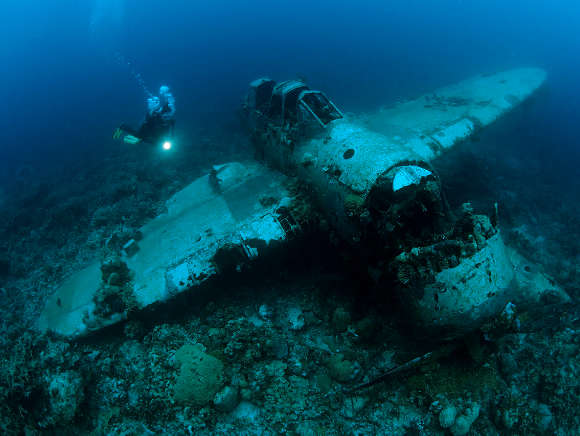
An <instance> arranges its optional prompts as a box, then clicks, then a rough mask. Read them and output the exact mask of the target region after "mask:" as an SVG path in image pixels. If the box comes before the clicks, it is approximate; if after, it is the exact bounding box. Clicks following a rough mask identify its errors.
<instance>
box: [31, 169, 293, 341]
mask: <svg viewBox="0 0 580 436" xmlns="http://www.w3.org/2000/svg"><path fill="white" fill-rule="evenodd" d="M286 181H287V179H286V177H284V176H283V175H281V174H279V173H276V172H273V171H271V170H268V169H267V168H266V167H264V166H263V165H260V164H258V163H238V162H232V163H228V164H225V165H221V166H220V167H216V168H215V169H214V171H212V173H210V174H208V175H206V176H203V177H201V178H199V179H197V180H195V181H194V182H193V183H191V184H190V185H188V186H186V187H185V188H184V189H182V190H181V191H180V192H178V193H176V194H175V195H174V196H173V197H172V198H171V199H169V201H168V202H167V212H165V213H163V214H161V215H159V216H158V217H156V218H155V219H153V220H152V221H150V222H149V223H147V224H146V225H144V226H143V227H142V228H141V233H142V235H143V236H142V239H140V240H139V241H131V242H130V243H129V244H128V245H127V249H126V251H127V253H126V254H125V255H124V256H123V257H122V258H121V259H117V260H115V261H113V262H110V263H109V264H108V265H109V266H106V263H105V264H101V262H95V263H93V264H92V265H89V266H88V267H87V268H85V269H83V270H82V271H79V272H77V273H76V274H74V275H73V276H71V277H69V278H68V279H67V280H66V281H65V282H64V283H63V284H62V285H61V286H60V287H59V288H58V289H57V291H56V292H55V293H54V294H53V295H52V296H51V297H50V298H49V300H48V302H47V304H46V307H45V309H44V310H43V312H42V313H41V316H40V319H39V323H38V325H39V327H40V329H41V330H44V331H46V330H52V331H55V332H57V333H59V334H62V335H65V336H72V337H77V336H83V335H85V334H87V333H90V332H91V331H93V330H99V329H102V328H103V327H106V326H109V325H112V324H115V323H117V322H119V321H122V320H124V319H126V317H127V315H128V313H129V312H130V311H131V310H142V309H144V308H147V307H150V306H153V305H154V304H156V303H161V302H164V301H167V300H168V299H171V298H172V297H175V296H177V295H179V294H181V293H182V292H184V291H186V290H190V291H191V290H194V289H195V290H196V291H198V292H203V289H204V287H206V286H211V283H212V281H213V280H215V279H216V278H218V277H220V276H223V275H224V273H226V272H227V273H232V274H236V270H237V271H239V270H240V269H242V268H245V267H246V266H248V265H251V264H255V263H257V262H260V261H264V260H265V259H267V257H268V256H269V255H271V254H272V253H274V252H275V251H276V250H281V249H282V247H285V246H286V244H287V243H288V241H289V239H291V237H292V235H293V232H294V231H295V229H296V228H297V226H298V224H297V223H296V222H295V221H293V219H292V217H291V216H290V215H288V214H286V211H288V210H289V209H291V207H292V204H293V201H294V194H292V193H291V192H290V191H289V190H288V187H287V184H286ZM124 272H126V274H125V276H126V282H124V281H123V278H122V277H123V275H124ZM114 274H115V275H114ZM101 306H107V307H101ZM111 307H112V309H111Z"/></svg>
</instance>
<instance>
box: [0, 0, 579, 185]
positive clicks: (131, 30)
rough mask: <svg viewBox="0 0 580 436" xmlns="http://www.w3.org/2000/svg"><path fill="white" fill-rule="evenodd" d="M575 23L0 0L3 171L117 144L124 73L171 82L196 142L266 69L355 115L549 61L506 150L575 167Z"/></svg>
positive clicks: (433, 10) (441, 7) (128, 99)
mask: <svg viewBox="0 0 580 436" xmlns="http://www.w3.org/2000/svg"><path fill="white" fill-rule="evenodd" d="M579 26H580V3H579V2H577V1H571V0H570V1H563V0H562V1H555V2H548V1H534V0H527V1H524V0H510V1H505V0H503V1H500V0H486V1H483V0H473V1H459V0H437V1H435V0H423V1H420V0H408V1H404V2H403V1H384V0H381V1H379V0H373V1H364V0H362V1H336V0H335V1H327V0H323V1H315V0H311V1H304V0H293V1H277V2H275V1H263V0H248V1H245V2H240V1H233V0H216V1H211V2H209V1H204V2H201V1H185V0H183V1H178V0H166V1H153V0H92V1H71V0H55V1H52V2H47V1H44V0H18V1H16V0H5V1H3V2H2V4H1V5H0V64H1V68H0V132H1V138H0V180H2V181H3V182H4V183H7V182H8V181H9V180H10V178H11V177H14V174H15V173H16V172H17V171H18V168H19V167H20V166H22V165H24V164H26V165H31V166H32V167H33V168H35V171H39V172H41V171H43V169H47V168H48V169H49V168H51V166H54V165H59V166H60V165H61V164H62V163H63V162H64V163H66V164H67V165H71V164H72V165H74V164H75V163H76V162H79V165H80V162H83V161H84V160H86V159H100V158H102V157H103V155H106V154H107V153H110V152H112V151H114V147H118V146H120V144H113V143H112V140H111V132H112V130H113V128H114V127H115V126H117V125H118V124H119V123H120V122H122V121H127V122H131V123H134V124H137V123H138V122H139V121H140V119H141V118H142V116H143V112H144V99H145V93H144V90H143V89H142V87H141V86H140V85H139V83H138V80H137V79H136V77H135V76H136V74H140V75H141V77H142V78H143V80H144V83H145V84H146V86H147V87H148V88H150V89H151V90H152V91H155V90H156V89H157V88H158V87H159V85H161V84H167V85H169V86H171V87H172V89H173V90H174V94H175V96H176V98H177V105H178V128H179V130H180V132H181V136H182V138H183V141H184V142H187V143H188V144H189V145H190V146H192V147H195V146H196V141H197V137H196V135H197V133H196V132H199V129H200V128H201V127H204V126H205V127H206V128H215V129H225V128H230V127H228V126H232V125H233V123H230V121H231V120H233V119H235V118H234V117H235V111H236V109H237V107H238V105H239V103H240V101H241V99H242V97H243V95H244V93H245V91H246V89H247V84H248V82H249V81H251V80H252V79H254V78H256V77H259V76H262V75H269V76H271V77H272V78H274V79H277V80H282V79H286V78H293V77H296V76H297V75H299V76H303V77H306V78H307V79H308V81H309V83H310V84H311V86H312V87H315V88H319V89H323V90H324V91H326V92H327V93H328V94H329V95H330V96H332V98H333V99H334V100H335V101H336V103H337V104H338V105H339V106H340V107H341V108H343V109H344V110H345V111H358V110H368V109H372V108H375V107H378V106H380V105H382V104H385V103H390V102H393V101H395V100H397V99H399V98H407V97H412V96H414V95H418V94H420V93H422V92H425V91H428V90H430V89H433V88H434V87H437V86H441V85H444V84H447V83H451V82H453V81H457V80H461V79H463V78H466V77H468V76H470V75H473V74H477V73H480V72H493V71H497V70H500V69H506V68H511V67H518V66H538V67H542V68H544V69H546V70H547V71H548V74H549V92H548V96H547V97H546V98H544V99H543V100H542V102H541V107H540V108H538V109H537V110H536V111H535V112H534V115H533V119H530V123H529V129H526V131H525V132H523V133H522V134H521V135H520V137H519V138H514V147H519V148H520V150H521V152H522V153H541V154H543V155H545V156H544V158H545V159H546V163H547V165H549V166H559V165H562V166H566V168H568V169H570V170H571V172H570V173H569V174H576V175H577V174H578V172H577V170H575V168H576V166H577V165H578V164H580V151H579V150H580V146H579V144H578V140H577V133H576V132H577V127H578V124H579V122H580V116H579V113H580V103H579V101H580V80H579V78H578V72H579V71H580V68H579V67H580V32H579V31H578V30H579V29H578V28H579ZM546 156H547V157H546ZM574 171H576V172H575V173H574Z"/></svg>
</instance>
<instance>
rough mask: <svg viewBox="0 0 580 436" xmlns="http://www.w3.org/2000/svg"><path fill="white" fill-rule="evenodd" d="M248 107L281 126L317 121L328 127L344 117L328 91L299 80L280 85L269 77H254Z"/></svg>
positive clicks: (247, 99)
mask: <svg viewBox="0 0 580 436" xmlns="http://www.w3.org/2000/svg"><path fill="white" fill-rule="evenodd" d="M246 106H247V108H248V109H250V110H253V111H259V112H260V113H261V115H262V116H265V117H267V118H268V119H269V120H270V121H272V122H275V123H277V124H280V125H283V124H284V123H286V122H288V123H299V122H305V121H308V120H315V121H316V122H317V123H319V124H320V125H321V126H322V127H326V126H327V125H328V124H329V123H330V122H331V121H334V120H337V119H340V118H343V115H342V112H341V111H340V110H339V109H338V108H337V107H336V105H335V104H334V103H333V102H332V101H331V100H330V99H329V98H328V97H327V96H326V94H324V93H323V92H321V91H314V90H311V89H309V88H308V86H307V85H306V83H304V82H303V81H302V80H297V79H295V80H286V81H284V82H280V83H278V84H277V85H276V84H275V82H274V81H273V80H271V79H269V78H261V79H257V80H254V81H253V82H252V83H250V91H249V93H248V96H247V98H246Z"/></svg>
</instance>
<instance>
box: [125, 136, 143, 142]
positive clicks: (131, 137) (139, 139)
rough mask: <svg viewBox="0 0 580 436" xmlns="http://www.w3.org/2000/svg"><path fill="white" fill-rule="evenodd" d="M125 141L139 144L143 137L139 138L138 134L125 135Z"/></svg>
mask: <svg viewBox="0 0 580 436" xmlns="http://www.w3.org/2000/svg"><path fill="white" fill-rule="evenodd" d="M123 142H124V143H125V144H138V143H140V142H141V138H137V137H136V136H133V135H125V137H124V138H123Z"/></svg>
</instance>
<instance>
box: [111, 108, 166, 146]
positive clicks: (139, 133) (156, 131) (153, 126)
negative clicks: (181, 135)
mask: <svg viewBox="0 0 580 436" xmlns="http://www.w3.org/2000/svg"><path fill="white" fill-rule="evenodd" d="M163 111H165V108H163ZM163 111H162V112H159V113H155V114H153V115H147V117H146V118H145V121H143V124H141V126H140V127H139V129H138V130H136V129H133V128H132V127H130V126H128V125H127V124H121V127H120V129H121V130H123V131H124V132H126V133H128V134H129V135H132V136H135V137H136V138H139V139H141V141H143V142H147V143H149V144H157V143H158V142H161V141H163V140H165V139H169V138H171V137H172V136H173V127H174V125H175V120H169V121H168V120H165V119H163V117H162V113H163Z"/></svg>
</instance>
